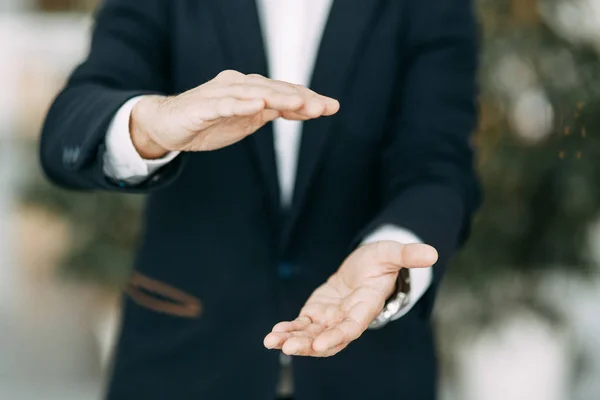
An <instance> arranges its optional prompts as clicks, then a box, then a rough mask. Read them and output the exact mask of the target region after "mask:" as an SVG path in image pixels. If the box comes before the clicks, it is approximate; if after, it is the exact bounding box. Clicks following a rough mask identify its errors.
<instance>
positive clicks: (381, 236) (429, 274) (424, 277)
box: [362, 225, 433, 321]
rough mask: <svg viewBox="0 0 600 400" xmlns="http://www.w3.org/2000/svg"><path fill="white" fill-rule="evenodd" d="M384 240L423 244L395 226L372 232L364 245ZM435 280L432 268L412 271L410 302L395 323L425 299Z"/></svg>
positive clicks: (409, 233) (405, 230)
mask: <svg viewBox="0 0 600 400" xmlns="http://www.w3.org/2000/svg"><path fill="white" fill-rule="evenodd" d="M383 240H393V241H396V242H400V243H402V244H409V243H423V241H422V240H421V239H419V238H418V237H417V236H416V235H415V234H414V233H412V232H411V231H409V230H407V229H403V228H399V227H397V226H395V225H382V226H381V227H379V229H377V230H375V231H374V232H372V233H371V234H370V235H369V236H367V237H366V238H365V240H363V242H362V244H368V243H373V242H380V241H383ZM432 279H433V271H432V267H429V268H413V269H411V270H410V294H409V296H410V301H409V303H408V304H407V305H406V306H405V307H404V308H402V309H401V310H400V311H399V312H398V313H397V314H395V315H394V316H393V317H392V318H391V320H392V321H395V320H397V319H398V318H400V317H403V316H404V315H406V314H407V313H408V312H409V311H410V310H411V309H412V308H413V307H414V306H415V304H417V302H418V301H419V300H420V299H421V297H423V295H424V294H425V292H426V291H427V289H429V286H430V285H431V281H432Z"/></svg>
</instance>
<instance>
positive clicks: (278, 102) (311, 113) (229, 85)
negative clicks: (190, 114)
mask: <svg viewBox="0 0 600 400" xmlns="http://www.w3.org/2000/svg"><path fill="white" fill-rule="evenodd" d="M224 75H225V76H229V73H224ZM219 76H221V75H219ZM202 94H203V95H204V96H208V97H211V98H223V97H233V98H235V99H239V100H257V99H260V100H262V101H264V103H265V106H266V107H267V108H270V109H274V110H277V111H281V112H288V114H287V115H284V118H285V117H289V119H297V120H303V119H310V118H317V117H320V116H328V115H332V114H335V113H336V112H337V111H338V110H339V103H338V102H337V101H336V100H334V99H331V98H329V97H326V96H322V95H319V94H317V93H315V92H314V91H312V90H310V89H307V88H305V87H303V86H300V85H294V84H291V83H287V82H281V81H276V80H272V79H267V78H265V77H262V76H260V75H248V76H245V77H244V78H240V77H239V75H237V74H236V73H235V72H232V73H231V79H224V78H218V79H215V80H214V84H211V85H207V86H206V87H204V88H203V90H202Z"/></svg>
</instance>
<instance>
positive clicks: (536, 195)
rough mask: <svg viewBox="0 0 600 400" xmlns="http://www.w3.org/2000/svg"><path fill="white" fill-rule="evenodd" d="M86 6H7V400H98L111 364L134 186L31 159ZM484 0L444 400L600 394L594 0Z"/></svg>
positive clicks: (1, 84) (0, 37) (0, 316)
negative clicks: (86, 182)
mask: <svg viewBox="0 0 600 400" xmlns="http://www.w3.org/2000/svg"><path fill="white" fill-rule="evenodd" d="M97 3H98V0H1V1H0V88H1V95H0V185H1V186H0V187H1V190H0V399H19V400H29V399H45V400H53V399H57V400H58V399H60V400H69V399H76V400H87V399H98V398H99V397H100V393H101V390H102V386H103V380H104V375H105V371H106V369H107V367H108V366H109V357H110V351H111V348H112V344H113V342H114V341H113V338H114V333H115V330H116V329H117V325H118V320H119V292H120V289H121V286H122V284H123V281H124V278H125V277H126V276H127V274H128V269H129V266H130V264H131V258H132V249H133V248H134V247H135V243H136V236H137V233H138V227H139V225H138V219H139V211H140V208H141V204H142V203H143V198H142V197H137V196H119V195H114V194H110V195H107V194H74V193H66V192H63V191H60V190H58V189H54V188H52V187H50V186H49V185H48V184H47V183H45V182H44V180H43V178H42V176H41V173H40V169H39V166H38V163H37V154H36V151H37V139H38V134H39V131H40V126H41V123H42V119H43V116H44V114H45V112H46V110H47V108H48V106H49V104H50V102H51V100H52V98H53V96H54V95H55V94H56V93H57V91H58V90H59V89H60V87H61V85H62V84H63V83H64V81H65V78H66V76H67V74H68V73H69V72H70V70H71V69H72V68H73V67H74V66H75V65H76V64H77V63H78V62H79V61H80V60H82V58H83V57H85V55H86V52H87V47H88V37H89V33H90V29H91V27H92V22H93V20H92V14H91V11H92V10H93V9H94V7H95V6H96V4H97ZM477 3H478V7H479V14H480V17H481V23H482V71H481V86H482V96H481V111H482V120H481V124H480V128H479V131H478V133H477V136H476V139H477V143H478V145H479V148H480V157H479V170H480V173H481V176H482V179H483V182H484V186H485V192H486V200H485V204H484V206H483V209H482V210H481V212H480V213H479V215H478V217H477V220H476V223H475V226H474V229H473V234H472V240H471V241H470V242H469V243H468V245H467V247H466V248H465V250H464V251H463V252H462V254H461V255H460V256H459V257H458V258H457V259H456V261H455V263H454V265H453V267H452V268H451V272H450V274H449V276H448V278H447V279H446V281H445V283H444V287H443V290H442V293H441V294H440V296H439V300H438V304H437V308H436V317H435V318H436V319H435V321H436V324H437V325H438V338H439V351H440V362H441V366H442V384H441V387H440V393H441V399H442V400H496V399H498V400H500V399H502V400H504V399H511V400H521V399H523V400H595V399H600V379H598V377H600V276H599V274H598V272H599V271H600V267H599V266H598V263H599V262H600V220H599V219H598V217H599V210H600V64H599V62H598V61H599V52H600V0H478V2H477ZM432 118H435V116H434V115H432ZM399 379H401V377H399Z"/></svg>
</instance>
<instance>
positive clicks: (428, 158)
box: [363, 0, 480, 287]
mask: <svg viewBox="0 0 600 400" xmlns="http://www.w3.org/2000/svg"><path fill="white" fill-rule="evenodd" d="M409 3H410V4H411V5H410V6H408V7H410V9H409V10H408V13H407V16H408V18H407V25H406V30H405V31H404V35H405V37H404V40H405V42H404V43H405V48H406V50H407V52H406V54H403V57H405V60H406V62H405V65H406V68H405V70H404V71H402V78H401V80H400V82H399V92H401V93H402V94H401V95H400V96H399V102H398V104H397V108H395V110H394V116H393V117H392V118H391V119H390V121H391V122H390V126H389V127H388V128H389V129H388V130H387V133H388V134H387V136H386V142H385V144H384V146H383V150H382V161H381V166H382V172H381V176H382V198H383V199H384V206H383V208H382V210H381V212H380V213H379V215H377V216H376V218H375V220H374V221H372V223H371V224H370V225H369V226H368V227H367V229H366V231H365V233H366V232H370V231H372V230H373V229H375V228H376V227H377V226H380V225H383V224H394V225H396V226H401V227H404V228H406V229H408V230H410V231H412V232H414V233H415V234H416V235H417V236H418V237H419V238H421V239H422V240H423V242H424V243H427V244H430V245H432V246H434V247H435V248H436V249H437V250H438V253H439V261H438V263H437V264H436V266H435V267H434V281H433V284H432V287H435V285H436V284H437V283H439V280H440V278H441V276H442V272H443V269H444V266H445V265H446V264H447V262H448V260H449V258H450V257H451V255H452V254H453V252H454V251H455V250H456V248H457V247H458V246H459V245H460V244H461V243H462V242H463V241H464V240H465V239H466V237H467V233H468V230H469V224H470V220H471V217H472V214H473V212H474V210H475V209H476V208H477V206H478V204H479V201H480V193H479V185H478V181H477V178H476V175H475V172H474V167H473V158H474V157H473V150H472V147H471V145H470V136H471V134H472V133H473V130H474V129H475V125H476V115H477V106H476V97H477V93H476V69H477V58H478V55H477V38H476V36H477V34H476V23H475V17H474V15H473V9H472V5H471V3H470V1H469V0H422V1H413V2H409ZM365 233H363V235H364V234H365Z"/></svg>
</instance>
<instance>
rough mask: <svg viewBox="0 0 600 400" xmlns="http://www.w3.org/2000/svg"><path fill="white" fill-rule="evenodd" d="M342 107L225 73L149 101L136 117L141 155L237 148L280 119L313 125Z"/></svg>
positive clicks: (303, 91)
mask: <svg viewBox="0 0 600 400" xmlns="http://www.w3.org/2000/svg"><path fill="white" fill-rule="evenodd" d="M338 110H339V103H338V102H337V101H336V100H334V99H331V98H329V97H325V96H321V95H319V94H317V93H315V92H313V91H311V90H309V89H307V88H305V87H303V86H300V85H294V84H291V83H287V82H281V81H275V80H272V79H267V78H265V77H262V76H260V75H244V74H242V73H240V72H236V71H224V72H222V73H220V74H219V75H218V76H217V77H216V78H214V79H213V80H211V81H209V82H207V83H205V84H204V85H201V86H198V87H197V88H194V89H192V90H190V91H188V92H185V93H183V94H181V95H179V96H173V97H163V96H146V97H144V98H143V99H142V100H141V101H140V102H138V103H137V104H136V106H135V107H134V108H133V110H132V113H131V119H130V131H131V139H132V141H133V144H134V146H135V148H136V150H137V151H138V153H139V154H140V155H141V156H142V157H144V158H146V159H151V158H159V157H162V156H163V155H165V154H166V153H167V152H169V151H208V150H216V149H220V148H222V147H226V146H229V145H231V144H234V143H236V142H238V141H240V140H242V139H244V138H245V137H246V136H248V135H250V134H252V133H254V132H256V131H257V130H258V129H259V128H261V127H262V126H263V125H265V124H266V123H267V122H269V121H272V120H274V119H277V118H279V117H282V118H285V119H290V120H308V119H313V118H318V117H321V116H329V115H333V114H335V113H336V112H337V111H338Z"/></svg>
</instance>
